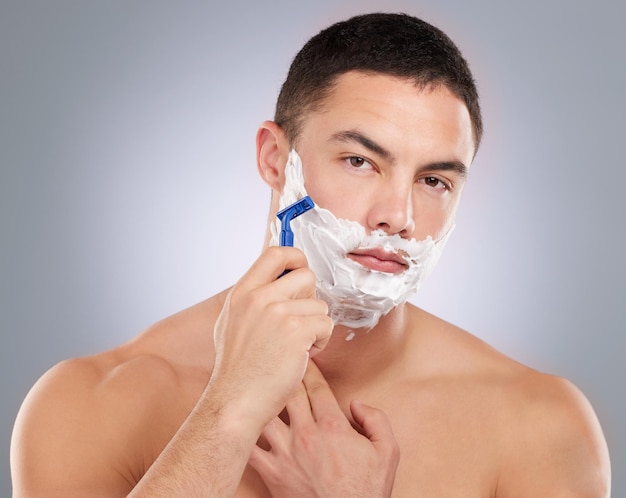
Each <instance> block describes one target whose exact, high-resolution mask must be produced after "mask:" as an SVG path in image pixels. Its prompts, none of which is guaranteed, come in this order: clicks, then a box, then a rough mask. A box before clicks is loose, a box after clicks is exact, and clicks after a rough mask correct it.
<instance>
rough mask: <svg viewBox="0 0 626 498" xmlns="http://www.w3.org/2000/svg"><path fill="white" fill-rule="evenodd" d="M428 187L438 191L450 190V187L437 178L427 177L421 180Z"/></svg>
mask: <svg viewBox="0 0 626 498" xmlns="http://www.w3.org/2000/svg"><path fill="white" fill-rule="evenodd" d="M421 181H422V182H423V183H424V184H425V185H426V186H428V187H431V188H436V189H443V190H449V189H450V186H449V185H447V184H446V183H444V182H443V181H441V180H440V179H439V178H437V177H435V176H427V177H426V178H422V180H421Z"/></svg>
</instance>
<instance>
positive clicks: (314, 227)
mask: <svg viewBox="0 0 626 498" xmlns="http://www.w3.org/2000/svg"><path fill="white" fill-rule="evenodd" d="M306 195H307V192H306V190H305V188H304V175H303V173H302V161H301V159H300V156H299V155H298V154H297V153H296V151H295V150H292V151H291V152H290V153H289V159H288V161H287V165H286V167H285V187H284V188H283V191H282V194H281V196H280V200H279V204H280V205H279V209H283V208H285V207H287V206H289V205H290V204H293V203H294V202H296V201H298V200H299V199H301V198H302V197H304V196H306ZM314 200H315V199H314ZM280 228H281V227H280V221H278V219H277V220H275V221H274V223H272V225H271V233H272V238H271V241H270V245H278V240H279V239H278V234H279V233H280ZM291 229H292V230H293V232H294V246H295V247H297V248H299V249H301V250H302V251H303V252H304V254H305V256H306V257H307V260H308V263H309V268H311V270H313V272H314V273H315V275H316V277H317V294H318V297H319V298H320V299H323V300H324V301H326V303H328V308H329V313H330V317H331V318H332V320H333V322H334V324H335V325H344V326H346V327H349V328H350V329H355V328H364V329H367V330H370V329H372V328H373V327H375V326H376V324H377V323H378V320H379V319H380V317H382V316H384V315H386V314H387V313H389V312H390V311H391V310H392V309H393V308H394V307H396V306H397V305H399V304H401V303H403V302H405V301H406V300H407V299H408V298H409V296H410V295H411V294H413V293H414V292H415V291H417V289H418V288H419V286H420V284H421V283H422V282H423V281H424V279H425V278H426V277H427V276H428V274H429V273H430V271H431V270H432V268H433V267H434V266H435V264H436V263H437V261H438V260H439V256H440V255H441V251H442V250H443V247H444V246H445V243H446V241H447V240H448V237H449V235H450V233H451V232H452V229H450V230H448V232H447V234H446V235H445V236H444V237H443V238H442V239H441V240H439V241H437V242H435V241H434V240H433V239H432V237H430V236H428V238H426V239H424V240H420V241H417V240H415V239H411V240H406V239H403V238H402V237H400V236H399V235H398V234H394V235H388V234H387V233H385V231H384V230H375V231H373V232H371V233H370V234H369V235H368V234H367V232H366V230H365V227H364V226H363V225H361V224H360V223H358V222H356V221H350V220H344V219H341V218H336V217H335V216H334V215H333V214H332V213H331V212H330V211H328V210H327V209H324V208H320V207H319V206H317V205H315V207H314V208H313V209H312V210H310V211H309V212H308V213H306V214H304V215H303V216H300V217H298V218H297V219H295V220H293V222H292V224H291ZM376 247H380V248H383V249H384V250H385V251H386V252H394V253H399V254H401V255H402V256H403V258H404V260H405V262H406V264H407V269H406V270H405V271H403V272H402V273H400V274H393V273H386V272H380V271H375V270H371V269H369V268H366V267H364V266H363V265H361V264H359V263H357V262H356V261H353V260H352V259H350V258H349V257H348V256H347V255H348V254H349V253H351V252H353V251H354V250H355V249H371V248H376Z"/></svg>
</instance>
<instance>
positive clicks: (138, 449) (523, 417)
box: [11, 14, 610, 498]
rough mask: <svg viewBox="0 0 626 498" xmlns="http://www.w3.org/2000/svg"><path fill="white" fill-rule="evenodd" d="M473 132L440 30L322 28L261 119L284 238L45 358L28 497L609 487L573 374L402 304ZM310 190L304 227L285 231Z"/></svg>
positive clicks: (387, 25)
mask: <svg viewBox="0 0 626 498" xmlns="http://www.w3.org/2000/svg"><path fill="white" fill-rule="evenodd" d="M481 134H482V124H481V116H480V109H479V105H478V97H477V93H476V89H475V86H474V82H473V79H472V76H471V74H470V72H469V69H468V68H467V64H466V62H465V61H464V60H463V58H462V57H461V55H460V53H459V52H458V49H457V48H456V47H455V46H454V45H453V43H452V42H451V41H450V40H449V39H448V38H447V37H446V36H445V35H444V34H443V33H442V32H440V31H439V30H438V29H436V28H434V27H432V26H430V25H428V24H427V23H424V22H422V21H420V20H418V19H415V18H411V17H409V16H404V15H394V14H373V15H368V16H359V17H356V18H353V19H350V20H348V21H345V22H343V23H338V24H336V25H333V26H331V27H330V28H328V29H327V30H324V31H322V32H321V33H320V34H318V35H317V36H316V37H314V38H313V39H311V40H310V41H309V42H308V43H307V45H305V47H304V48H303V49H302V50H301V52H300V53H299V54H298V55H297V56H296V58H295V60H294V62H293V64H292V67H291V69H290V73H289V75H288V77H287V80H286V82H285V84H284V85H283V88H282V90H281V94H280V96H279V99H278V103H277V111H276V116H275V121H267V122H265V123H263V124H262V125H261V127H260V129H259V132H258V134H257V163H258V169H259V172H260V174H261V176H262V177H263V179H264V180H265V181H266V183H267V184H268V185H269V186H270V187H271V189H272V193H273V196H272V203H271V210H270V222H269V225H270V230H268V245H272V247H269V248H268V249H266V250H264V251H263V253H262V254H261V255H260V257H259V258H258V260H257V261H256V262H255V263H254V264H253V266H252V267H251V268H250V270H249V271H248V272H247V273H246V274H245V275H244V276H243V277H242V278H241V279H240V280H239V282H237V283H236V284H235V285H234V286H233V287H232V288H230V289H227V290H225V291H223V292H221V293H219V294H217V295H216V296H213V297H211V298H209V299H207V300H206V301H204V302H202V303H200V304H198V305H196V306H193V307H192V308H189V309H187V310H185V311H182V312H180V313H178V314H176V315H174V316H172V317H169V318H167V319H165V320H163V321H162V322H160V323H158V324H156V325H154V326H153V327H151V328H150V329H149V330H147V331H146V332H144V333H143V334H141V335H140V336H138V337H137V338H136V339H134V340H133V341H131V342H129V343H127V344H124V345H122V346H120V347H118V348H115V349H113V350H111V351H107V352H104V353H102V354H99V355H95V356H92V357H88V358H79V359H73V360H69V361H66V362H63V363H61V364H59V365H57V366H56V367H54V368H53V369H52V370H51V371H49V372H48V373H47V374H46V375H44V376H43V377H42V379H40V381H39V382H38V383H37V384H36V385H35V387H34V388H33V389H32V391H31V393H30V394H29V396H28V397H27V399H26V400H25V402H24V405H23V407H22V409H21V411H20V414H19V416H18V420H17V422H16V426H15V431H14V437H13V445H12V455H11V457H12V472H13V474H12V476H13V483H14V493H15V496H18V497H22V496H64V497H71V496H80V497H88V496H133V497H140V496H150V497H155V496H156V497H159V496H164V497H165V496H167V497H171V496H211V497H213V496H215V497H223V496H242V497H243V496H274V497H294V496H297V497H307V496H323V497H340V496H341V497H348V496H357V497H376V496H392V495H393V496H410V497H419V496H424V497H434V496H442V497H444V496H468V497H469V496H476V497H491V496H497V497H533V498H534V497H539V496H550V497H552V496H554V497H557V496H562V497H605V496H608V495H609V493H610V490H609V487H610V484H609V473H610V472H609V461H608V452H607V448H606V444H605V442H604V438H603V436H602V432H601V429H600V427H599V424H598V422H597V420H596V417H595V415H594V413H593V410H592V409H591V407H590V406H589V404H588V402H587V401H586V400H585V398H584V397H583V396H582V394H580V392H579V391H578V390H577V389H576V388H575V387H573V386H572V385H571V384H569V383H568V382H567V381H565V380H563V379H559V378H555V377H551V376H547V375H544V374H540V373H538V372H535V371H533V370H531V369H529V368H526V367H524V366H522V365H519V364H517V363H515V362H514V361H512V360H510V359H508V358H506V357H504V356H503V355H501V354H499V353H498V352H496V351H494V350H493V349H491V348H490V347H489V346H487V345H486V344H484V343H483V342H481V341H480V340H478V339H477V338H475V337H473V336H472V335H470V334H468V333H467V332H464V331H462V330H460V329H458V328H456V327H454V326H452V325H450V324H448V323H446V322H444V321H442V320H441V319H439V318H436V317H434V316H432V315H429V314H428V313H426V312H424V311H422V310H420V309H418V308H416V307H414V306H412V305H410V304H408V303H407V302H406V299H407V297H408V295H410V294H411V292H413V291H414V290H415V289H416V288H417V287H418V286H419V283H420V282H421V280H422V279H423V278H424V277H425V276H426V274H427V273H428V271H429V269H430V268H431V267H432V266H433V264H434V263H435V262H436V259H437V257H438V254H439V252H440V251H441V249H442V247H443V245H444V243H445V241H446V239H447V238H448V236H449V234H450V232H451V230H452V228H453V225H454V217H455V212H456V209H457V206H458V203H459V200H460V197H461V193H462V191H463V187H464V184H465V181H466V177H467V172H468V169H469V167H470V163H471V162H472V159H473V157H474V155H475V153H476V149H477V147H478V144H479V142H480V138H481ZM306 194H308V195H310V196H311V198H312V199H313V201H314V202H315V204H316V207H315V208H314V209H313V210H311V212H307V213H305V214H302V215H301V216H300V217H299V218H297V219H296V220H294V221H293V223H292V225H293V229H294V232H295V245H296V247H274V246H275V245H276V241H277V231H278V230H279V228H280V227H279V224H278V222H277V221H276V217H275V215H276V213H277V212H278V210H279V208H283V207H285V206H288V205H290V204H291V203H292V202H294V201H297V200H298V199H300V198H302V197H303V196H304V195H306ZM287 270H288V272H287V273H285V272H286V271H287Z"/></svg>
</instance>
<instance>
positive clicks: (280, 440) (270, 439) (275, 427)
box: [261, 417, 289, 452]
mask: <svg viewBox="0 0 626 498" xmlns="http://www.w3.org/2000/svg"><path fill="white" fill-rule="evenodd" d="M261 435H262V436H263V437H264V438H265V440H266V441H267V443H268V444H269V445H270V446H271V447H272V450H276V451H279V452H280V451H283V450H284V449H285V448H286V446H287V441H288V438H289V427H287V425H286V424H285V423H284V422H283V421H282V420H281V419H280V418H279V417H276V418H274V419H272V420H270V421H269V423H268V424H267V425H266V426H265V427H264V428H263V432H261Z"/></svg>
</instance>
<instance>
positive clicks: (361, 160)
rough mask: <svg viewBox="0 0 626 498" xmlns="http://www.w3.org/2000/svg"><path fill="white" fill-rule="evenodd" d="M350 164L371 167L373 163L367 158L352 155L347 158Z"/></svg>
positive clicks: (358, 166)
mask: <svg viewBox="0 0 626 498" xmlns="http://www.w3.org/2000/svg"><path fill="white" fill-rule="evenodd" d="M345 160H346V161H347V162H348V164H349V165H350V166H352V167H353V168H357V169H371V168H372V165H371V164H370V162H369V161H367V160H366V159H364V158H362V157H360V156H350V157H346V159H345Z"/></svg>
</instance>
